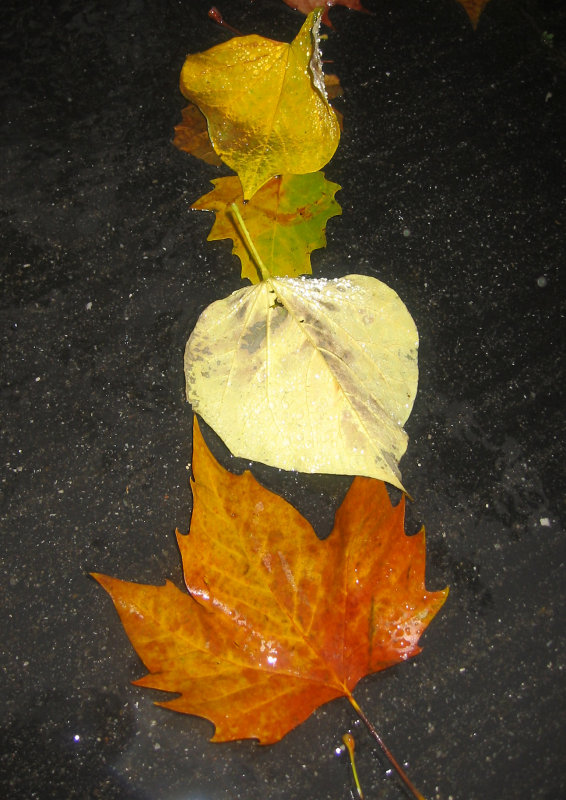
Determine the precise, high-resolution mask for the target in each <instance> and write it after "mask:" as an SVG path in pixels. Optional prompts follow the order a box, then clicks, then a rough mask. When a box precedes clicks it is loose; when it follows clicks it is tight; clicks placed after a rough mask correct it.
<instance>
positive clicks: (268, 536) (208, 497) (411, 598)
mask: <svg viewBox="0 0 566 800" xmlns="http://www.w3.org/2000/svg"><path fill="white" fill-rule="evenodd" d="M193 474H194V480H193V481H192V490H193V498H194V502H193V515H192V519H191V528H190V533H189V535H188V536H182V535H180V534H179V532H177V541H178V543H179V548H180V550H181V556H182V560H183V571H184V578H185V583H186V586H187V589H188V591H189V594H186V593H185V592H184V591H181V590H180V589H177V588H176V587H175V586H174V585H173V584H172V583H169V582H167V583H166V585H165V586H147V585H143V584H137V583H130V582H127V581H121V580H118V579H116V578H110V577H107V576H105V575H100V574H96V573H94V577H95V578H96V580H98V581H99V583H101V584H102V586H103V587H104V588H105V589H106V590H107V591H108V592H109V594H110V595H111V597H112V600H113V601H114V604H115V606H116V609H117V610H118V613H119V615H120V618H121V620H122V623H123V625H124V628H125V630H126V633H127V634H128V636H129V638H130V641H131V642H132V644H133V646H134V647H135V649H136V651H137V653H138V655H139V656H140V658H141V659H142V661H143V663H144V664H145V666H146V668H147V669H148V670H149V674H148V675H146V676H145V677H143V678H141V679H140V680H137V681H135V684H136V685H137V686H144V687H148V688H152V689H159V690H161V691H166V692H176V693H178V694H179V695H180V696H179V697H176V698H173V699H171V700H167V701H165V702H161V703H158V705H162V706H165V707H166V708H170V709H173V710H174V711H181V712H183V713H186V714H195V715H197V716H200V717H205V718H207V719H209V720H210V721H211V722H212V723H213V724H214V725H215V727H216V730H215V734H214V736H213V740H214V741H217V742H219V741H229V740H233V739H244V738H257V739H259V741H260V742H261V743H262V744H269V743H272V742H276V741H278V740H279V739H281V738H282V737H283V736H284V735H285V734H286V733H288V732H289V731H290V730H292V729H293V728H294V727H295V726H297V725H299V724H300V723H301V722H303V720H305V719H306V718H307V717H308V716H309V715H310V714H311V713H312V712H313V711H314V710H315V709H316V708H317V707H318V706H320V705H321V704H323V703H326V702H328V701H329V700H333V699H334V698H336V697H340V696H346V697H348V698H349V699H351V702H352V703H353V704H355V700H354V699H353V697H352V694H351V693H352V691H353V689H354V687H355V686H356V684H357V683H358V682H359V681H360V679H361V678H363V677H364V676H365V675H368V674H370V673H372V672H377V671H378V670H382V669H386V668H387V667H389V666H391V665H393V664H396V663H398V662H401V661H405V660H406V659H408V658H410V657H411V656H414V655H416V654H417V653H419V652H420V648H419V646H418V641H419V638H420V636H421V635H422V633H423V631H424V630H425V628H426V627H427V625H428V624H429V622H430V621H431V620H432V618H433V617H434V615H435V614H436V613H437V611H438V610H439V609H440V607H441V606H442V604H443V603H444V601H445V599H446V595H447V592H448V590H447V589H445V590H444V591H440V592H427V590H426V589H425V585H424V574H425V539H424V531H423V530H421V532H420V533H418V534H417V535H415V536H406V535H405V533H404V530H403V519H404V503H403V501H401V503H400V504H399V505H398V506H396V507H392V506H391V503H390V501H389V497H388V495H387V491H386V490H385V487H384V485H383V483H381V482H379V481H373V480H370V479H368V478H355V479H354V481H353V483H352V486H351V488H350V490H349V492H348V494H347V495H346V497H345V499H344V502H343V503H342V505H341V507H340V509H339V510H338V513H337V514H336V520H335V524H334V529H333V531H332V533H331V534H330V536H329V537H328V538H327V539H325V540H324V541H320V540H319V539H318V538H317V536H316V534H315V532H314V531H313V529H312V527H311V526H310V525H309V523H308V522H307V521H306V520H305V519H304V518H303V517H302V516H301V515H300V514H299V512H298V511H296V510H295V509H294V508H293V507H292V506H291V505H289V503H287V502H286V501H285V500H283V499H282V498H281V497H278V496H277V495H276V494H273V493H272V492H270V491H268V490H267V489H264V488H263V487H262V486H260V484H258V483H257V481H256V480H255V479H254V477H253V476H252V474H251V473H250V472H247V471H246V472H245V473H244V474H243V475H239V476H238V475H233V474H231V473H229V472H227V471H226V470H224V469H223V467H221V466H220V465H219V464H218V463H217V462H216V461H215V460H214V458H213V457H212V455H211V454H210V452H209V451H208V449H207V447H206V445H205V443H204V441H203V439H202V436H201V434H200V431H199V429H198V426H197V424H196V420H195V427H194V440H193ZM355 707H357V704H356V705H355Z"/></svg>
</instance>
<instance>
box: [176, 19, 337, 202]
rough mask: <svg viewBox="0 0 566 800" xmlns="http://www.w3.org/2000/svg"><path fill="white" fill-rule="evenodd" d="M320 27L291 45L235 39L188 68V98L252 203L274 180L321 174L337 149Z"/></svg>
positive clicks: (306, 30) (191, 60) (308, 24)
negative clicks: (201, 114) (305, 174)
mask: <svg viewBox="0 0 566 800" xmlns="http://www.w3.org/2000/svg"><path fill="white" fill-rule="evenodd" d="M319 24H320V12H314V13H313V14H311V15H309V17H308V18H307V19H306V21H305V23H304V24H303V27H302V28H301V30H300V32H299V34H298V35H297V37H296V39H295V40H294V41H293V42H292V43H291V44H290V45H289V44H285V43H282V42H276V41H273V40H272V39H265V38H263V37H261V36H255V35H252V36H236V37H234V38H233V39H231V40H230V41H228V42H225V43H224V44H220V45H217V46H216V47H213V48H211V49H210V50H207V51H206V52H204V53H197V54H195V55H190V56H188V57H187V59H186V61H185V64H184V66H183V69H182V72H181V91H182V92H183V94H184V95H185V97H187V98H188V99H189V100H191V101H192V102H193V103H196V104H197V105H198V107H199V108H200V110H201V111H202V113H203V114H204V115H205V116H206V118H207V121H208V132H209V135H210V139H211V141H212V144H213V147H214V149H215V150H216V152H217V153H218V155H219V156H220V158H221V159H222V160H223V161H224V162H225V163H226V164H227V165H228V166H229V167H231V168H232V169H233V170H234V171H235V172H237V173H238V176H239V178H240V180H241V182H242V186H243V189H244V197H245V198H246V200H248V199H249V198H251V197H252V196H253V195H254V193H255V192H256V191H257V190H258V189H259V188H260V187H261V186H262V185H263V184H264V183H265V182H266V181H268V180H269V179H270V178H272V177H273V176H274V175H281V174H284V173H293V174H304V173H307V172H316V171H317V170H319V169H320V168H321V167H323V166H324V165H325V164H326V163H327V162H328V161H330V159H331V158H332V156H333V154H334V151H335V150H336V147H337V146H338V141H339V139H340V128H339V124H338V120H337V118H336V115H335V113H334V111H333V110H332V108H331V107H330V105H329V104H328V100H327V99H326V93H325V89H324V79H323V75H322V65H321V59H320V53H319V49H318V27H319Z"/></svg>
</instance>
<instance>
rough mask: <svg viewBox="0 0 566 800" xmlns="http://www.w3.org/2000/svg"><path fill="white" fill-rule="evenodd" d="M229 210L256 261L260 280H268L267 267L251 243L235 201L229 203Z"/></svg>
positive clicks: (269, 275) (269, 274) (268, 272)
mask: <svg viewBox="0 0 566 800" xmlns="http://www.w3.org/2000/svg"><path fill="white" fill-rule="evenodd" d="M230 211H231V212H232V214H233V216H234V217H235V218H236V222H237V224H238V227H239V228H240V233H241V234H242V236H243V237H244V241H245V243H246V245H247V247H248V250H249V251H250V253H251V254H252V256H253V259H254V261H255V263H256V267H257V269H258V272H259V277H260V278H261V279H262V281H266V280H268V279H269V278H271V273H270V271H269V270H268V269H267V267H266V266H265V264H264V263H263V261H262V260H261V256H260V254H259V253H258V252H257V248H256V246H255V244H254V243H253V240H252V237H251V236H250V232H249V231H248V229H247V227H246V223H245V222H244V218H243V217H242V215H241V214H240V209H239V208H238V206H237V205H236V203H230Z"/></svg>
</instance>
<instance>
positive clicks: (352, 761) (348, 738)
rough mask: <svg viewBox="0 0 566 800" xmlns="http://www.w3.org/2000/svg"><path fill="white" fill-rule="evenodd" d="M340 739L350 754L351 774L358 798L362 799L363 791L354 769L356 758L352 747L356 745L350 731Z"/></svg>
mask: <svg viewBox="0 0 566 800" xmlns="http://www.w3.org/2000/svg"><path fill="white" fill-rule="evenodd" d="M342 741H343V742H344V745H345V747H346V750H347V751H348V755H349V756H350V764H351V765H352V775H353V776H354V783H355V784H356V789H357V790H358V797H359V798H360V800H364V793H363V792H362V787H361V786H360V781H359V778H358V770H357V769H356V759H355V758H354V749H355V747H356V743H355V741H354V737H353V736H352V734H351V733H345V734H344V736H343V737H342Z"/></svg>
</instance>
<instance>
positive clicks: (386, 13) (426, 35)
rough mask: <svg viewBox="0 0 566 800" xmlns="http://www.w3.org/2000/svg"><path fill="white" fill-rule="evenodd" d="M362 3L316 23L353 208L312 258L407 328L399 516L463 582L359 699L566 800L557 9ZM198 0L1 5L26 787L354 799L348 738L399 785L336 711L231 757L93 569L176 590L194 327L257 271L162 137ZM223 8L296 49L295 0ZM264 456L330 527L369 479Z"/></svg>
mask: <svg viewBox="0 0 566 800" xmlns="http://www.w3.org/2000/svg"><path fill="white" fill-rule="evenodd" d="M367 6H368V7H370V8H372V9H373V10H375V11H376V12H377V13H376V16H374V17H368V16H365V15H361V14H360V15H358V14H354V13H349V12H348V11H346V10H344V9H335V10H334V11H333V18H334V20H335V23H336V26H337V28H338V30H337V32H336V33H331V34H330V38H329V40H328V41H327V42H326V43H325V48H324V55H325V58H327V59H331V60H332V62H333V63H332V64H331V65H328V69H331V70H332V71H335V72H337V73H338V74H339V76H340V78H341V81H342V85H343V87H344V90H345V96H344V98H343V99H342V101H341V102H340V108H341V110H342V111H343V113H344V115H345V120H346V122H345V126H346V127H345V132H344V135H343V138H342V142H341V144H340V147H339V150H338V152H337V154H336V156H335V158H334V159H333V161H332V162H331V163H330V164H329V165H328V167H327V168H326V170H325V172H326V175H327V177H328V178H329V180H332V181H336V182H338V183H340V184H341V186H342V191H341V192H340V193H339V195H338V200H339V202H340V203H341V205H342V207H343V216H342V217H340V218H337V219H333V220H331V221H330V223H329V225H328V247H327V249H326V250H325V251H318V252H317V253H315V254H314V256H313V265H314V270H315V273H316V274H317V275H319V276H337V275H343V274H347V273H350V272H362V273H364V274H369V275H374V276H376V277H378V278H380V279H381V280H384V281H386V282H387V283H389V284H390V285H391V286H392V287H393V288H394V289H395V290H396V291H397V292H398V293H399V294H400V296H401V297H402V298H403V300H404V301H405V303H406V304H407V306H408V307H409V309H410V311H411V313H412V314H413V316H414V318H415V320H416V322H417V325H418V328H419V332H420V337H421V347H420V369H421V378H420V387H419V393H418V396H417V401H416V404H415V409H414V412H413V415H412V417H411V418H410V420H409V422H408V425H407V430H408V432H409V435H410V437H411V441H410V445H409V449H408V452H407V454H406V456H405V457H404V459H403V461H402V464H401V466H402V471H403V477H404V481H405V485H406V486H407V487H408V488H409V489H410V491H411V494H412V496H413V497H414V503H413V504H412V506H411V508H410V510H409V516H408V522H407V528H408V530H409V532H413V531H415V530H416V529H417V527H418V526H419V525H420V524H421V523H424V524H425V525H426V529H427V536H428V577H427V584H428V586H429V588H431V589H438V588H441V587H443V586H444V585H445V584H449V585H450V586H451V594H450V597H449V600H448V602H447V604H446V606H445V609H444V610H443V611H442V612H441V614H440V615H439V616H438V617H437V619H436V620H435V621H434V622H433V624H432V625H431V627H430V629H429V631H428V632H427V634H426V635H425V637H424V639H423V645H424V650H423V653H422V654H421V655H420V656H418V657H417V658H416V659H414V660H413V661H412V662H411V663H407V664H404V665H401V666H399V667H396V668H393V669H391V670H389V671H387V672H385V673H381V674H379V675H375V676H373V677H370V678H367V679H365V680H364V681H363V682H362V683H361V684H360V686H359V688H358V690H357V696H358V699H359V702H360V704H361V705H362V706H363V707H364V708H365V710H366V712H367V714H368V716H369V717H370V718H371V719H372V720H374V722H375V724H376V726H377V728H378V729H379V731H380V732H381V733H382V735H383V737H384V739H385V740H386V741H387V742H388V744H389V745H390V747H391V749H392V750H393V752H394V753H395V754H396V755H397V757H398V758H399V759H400V760H401V761H403V762H406V763H407V764H408V770H409V772H410V774H411V776H412V777H413V779H414V781H415V783H416V784H417V785H418V786H419V787H420V788H421V790H422V791H423V793H424V794H425V796H426V797H427V798H428V800H434V798H439V799H440V798H441V800H451V798H453V799H454V800H456V798H458V799H461V800H464V798H466V800H518V799H519V798H529V800H561V798H564V797H565V796H566V769H565V768H566V758H565V752H566V750H565V749H564V736H563V734H564V717H565V710H566V701H565V696H566V692H565V685H564V684H565V682H564V668H565V644H564V622H565V620H564V604H565V593H566V592H565V583H566V581H565V574H564V564H565V560H566V556H565V550H566V548H565V538H564V531H563V529H562V527H561V522H563V513H564V502H563V485H564V468H563V465H564V456H565V447H564V426H563V421H564V415H563V405H564V401H563V394H564V390H563V387H564V375H563V369H562V363H563V362H562V357H563V353H564V347H563V345H564V327H563V325H564V322H563V313H564V294H563V285H564V284H563V283H561V280H563V267H564V264H565V261H566V245H565V241H564V231H565V223H566V215H565V199H566V193H565V188H566V181H565V173H564V155H565V147H564V131H565V130H566V125H565V122H566V114H565V99H566V98H565V87H566V60H565V59H566V56H565V53H566V15H565V9H564V6H563V4H562V3H561V2H559V1H558V0H557V2H543V0H540V2H536V1H535V0H533V1H532V2H531V0H524V2H518V0H517V2H515V0H507V1H505V0H492V3H491V4H490V5H489V6H488V7H487V9H486V11H485V13H484V16H483V18H482V21H481V23H480V26H479V28H478V31H477V32H476V33H475V34H474V33H473V31H472V30H471V28H470V26H469V24H468V23H467V20H466V17H465V15H464V13H463V12H462V10H461V9H460V7H459V6H457V5H456V4H455V3H452V2H450V1H449V0H444V1H441V0H398V1H397V2H372V0H367ZM208 7H209V3H208V2H202V1H201V0H192V2H189V0H184V2H183V1H175V2H174V1H173V0H164V1H163V2H159V3H149V2H143V0H129V1H128V2H126V1H124V2H121V3H112V2H104V1H103V0H92V2H82V3H81V2H77V1H76V0H66V1H65V2H56V1H55V0H54V1H53V2H47V3H41V4H39V3H29V2H28V3H26V2H25V0H24V2H20V3H15V2H12V1H11V0H8V2H7V3H5V4H4V8H5V10H4V11H3V17H4V19H3V24H2V29H1V31H0V41H1V42H2V48H3V53H4V55H3V68H2V71H1V75H0V85H1V87H2V98H3V107H4V113H3V116H2V156H1V160H2V185H3V188H2V221H1V223H0V231H1V235H2V277H1V285H0V291H1V294H0V337H1V345H0V347H1V353H2V366H1V370H2V377H1V386H0V392H1V395H0V397H1V404H2V408H1V420H2V423H1V434H2V467H3V469H2V478H1V480H2V483H1V487H0V488H1V495H0V511H1V514H2V561H3V573H4V582H3V590H2V591H3V601H2V609H3V626H2V640H1V641H2V644H1V648H0V649H1V651H2V652H1V668H2V675H3V680H2V688H1V690H0V691H1V698H2V720H3V730H2V734H1V745H0V756H1V760H0V764H1V768H2V773H1V777H0V787H1V795H2V797H5V798H7V799H11V798H18V799H19V798H22V799H23V798H25V799H26V800H31V798H41V800H43V798H53V799H54V800H58V798H65V799H66V800H70V798H102V799H103V800H111V799H113V798H117V799H118V798H119V799H120V800H121V798H126V799H127V800H130V799H131V800H157V799H159V800H228V799H229V798H230V800H231V799H232V798H242V799H245V800H294V798H313V800H345V799H346V798H350V797H352V795H351V793H350V792H351V780H350V776H349V768H348V764H347V762H346V760H345V759H344V757H337V756H336V755H335V748H336V747H337V746H338V745H339V743H340V740H341V736H342V734H343V733H344V732H345V731H346V730H347V729H349V728H352V729H353V730H354V731H355V735H356V739H357V753H358V767H359V772H360V777H361V780H362V784H363V786H364V788H365V790H366V795H367V797H368V798H378V797H379V798H380V800H396V799H397V798H401V797H403V792H402V789H401V788H400V787H399V784H398V782H397V781H396V780H395V779H394V778H392V777H390V776H388V775H387V774H385V768H384V766H383V764H382V762H381V761H380V760H379V758H378V757H377V756H376V754H375V752H374V750H373V747H372V745H371V742H370V740H369V737H368V736H367V735H366V734H365V733H364V731H363V730H361V729H359V728H358V727H357V725H356V724H355V718H354V717H353V715H352V713H351V710H350V708H349V706H348V704H347V702H346V701H335V702H334V703H332V704H330V705H328V706H326V707H324V708H322V709H320V710H319V711H318V712H317V713H315V714H314V715H313V716H312V717H311V718H310V719H309V720H308V721H307V722H306V723H305V724H303V725H302V726H301V727H300V728H298V729H297V730H295V731H293V732H292V733H290V734H289V735H288V736H287V737H286V738H285V739H284V740H283V741H282V742H281V743H280V744H278V745H276V746H273V747H267V748H260V747H258V746H256V745H255V744H254V743H253V742H237V743H234V744H225V745H213V744H210V743H208V738H209V737H210V735H211V733H212V728H211V725H210V724H209V723H208V722H206V721H204V720H198V719H195V718H192V717H185V716H182V715H176V714H174V713H172V712H168V711H165V710H163V709H159V708H156V707H154V706H153V705H152V700H153V699H156V698H157V694H156V693H151V692H145V691H143V690H141V689H136V688H134V687H132V686H130V684H129V681H130V680H133V679H135V678H136V677H139V676H140V675H141V674H142V673H143V668H142V666H141V663H140V662H139V660H138V658H137V657H136V655H135V654H134V653H133V651H132V649H131V647H130V645H129V643H128V641H127V640H126V637H125V635H124V634H123V632H122V630H121V627H120V624H119V621H118V619H117V616H116V614H115V612H114V610H113V607H112V605H111V603H110V601H109V599H108V598H107V596H106V595H105V594H104V592H103V591H102V590H101V589H100V588H99V587H98V586H97V585H95V583H94V582H93V581H92V580H90V579H89V578H88V577H86V573H87V571H89V570H98V571H101V572H107V573H110V574H113V575H116V576H120V577H122V578H126V579H130V580H137V581H140V582H151V583H161V582H163V581H164V579H165V578H170V579H172V580H174V581H175V582H176V583H178V584H179V583H180V580H181V574H180V563H179V556H178V553H177V549H176V545H175V540H174V536H173V530H174V528H175V526H176V525H177V526H179V527H180V528H181V529H186V528H187V527H188V523H189V518H190V507H191V497H190V490H189V487H188V472H187V469H186V467H187V464H188V462H189V460H190V454H191V410H190V408H189V407H188V406H187V404H186V403H185V402H184V397H183V375H182V352H183V347H184V342H185V340H186V338H187V337H188V335H189V333H190V331H191V329H192V326H193V325H194V323H195V321H196V319H197V316H198V314H199V313H200V311H201V310H202V309H203V308H204V307H205V306H206V305H207V304H208V303H210V302H211V301H212V300H214V299H216V298H219V297H222V296H224V295H226V294H228V293H229V292H231V291H233V290H235V289H237V288H239V287H240V285H241V281H240V279H239V271H238V265H237V262H236V261H235V260H234V259H233V258H232V257H231V256H230V246H229V245H228V244H227V243H225V242H224V243H214V244H208V243H207V242H206V235H207V233H208V230H209V227H210V225H211V219H210V217H209V216H208V215H207V214H203V213H197V212H190V211H189V205H190V203H191V202H192V201H194V200H195V199H197V198H198V197H199V196H200V195H202V194H204V193H205V192H206V191H208V189H209V183H208V182H209V180H210V179H212V178H214V177H216V176H218V174H219V173H218V172H217V170H216V169H215V168H213V167H209V166H207V165H205V164H203V163H201V162H197V161H196V160H193V159H191V158H190V157H189V156H187V155H185V154H183V153H180V152H178V151H177V150H175V148H173V147H172V145H171V139H172V129H173V125H174V124H175V123H176V122H177V121H178V119H179V118H180V110H181V107H182V105H183V100H182V97H181V95H180V94H179V92H178V88H177V82H178V73H179V71H180V68H181V65H182V63H183V59H184V56H185V54H186V53H187V52H189V51H198V50H203V49H206V48H208V47H210V46H212V45H213V44H216V43H218V42H221V41H223V40H224V39H225V38H226V36H227V34H226V33H225V32H224V31H223V30H222V29H221V28H219V27H218V26H216V25H215V24H213V23H212V22H210V21H209V20H208V18H207V16H206V11H207V10H208ZM220 8H221V11H222V12H223V13H224V14H225V16H226V17H227V18H228V20H229V21H230V22H232V24H234V25H235V26H236V27H238V28H240V29H241V30H242V31H243V32H244V33H251V32H257V33H260V34H262V35H266V36H270V37H272V38H276V39H281V40H287V41H288V40H291V39H292V38H293V36H294V35H295V33H296V32H297V30H298V29H299V27H300V24H301V22H302V17H301V16H300V15H298V14H294V13H293V12H291V11H290V9H288V8H287V7H286V6H284V5H283V3H280V2H279V1H278V0H257V2H256V3H253V4H252V3H250V2H249V0H231V2H229V3H228V2H224V4H223V5H221V6H220ZM544 31H546V32H547V34H548V33H550V34H554V47H549V46H548V42H549V37H548V36H545V37H543V36H542V35H541V34H542V33H543V32H544ZM545 41H546V42H547V44H545ZM561 272H562V274H561ZM208 439H209V441H210V442H211V443H212V444H213V446H214V450H215V452H216V453H217V455H218V456H219V457H220V458H222V460H223V463H224V464H225V465H226V466H228V467H231V468H233V469H240V468H241V467H242V466H243V465H244V462H235V460H234V459H232V458H231V457H230V456H229V455H228V454H227V453H226V452H225V451H224V450H223V449H222V447H221V446H220V444H219V443H218V442H216V441H215V440H214V437H212V436H211V435H210V431H209V432H208ZM254 472H255V473H256V475H257V476H258V477H259V478H260V479H261V480H262V481H263V482H264V483H266V484H267V485H268V486H270V487H271V488H274V489H275V490H277V491H279V492H281V493H283V494H284V495H285V496H286V497H287V498H288V499H289V500H291V501H292V502H293V503H295V504H296V505H297V506H298V507H299V509H300V510H301V511H302V512H303V513H305V514H306V515H307V516H308V518H309V519H310V520H311V522H312V523H313V525H314V526H315V528H316V530H317V531H318V532H319V533H320V534H321V535H324V534H326V533H328V531H329V529H330V527H331V524H332V517H333V513H334V510H335V508H336V506H337V504H338V503H339V502H340V499H341V497H342V496H343V494H344V492H345V490H346V488H347V486H348V483H349V481H348V480H347V479H344V478H333V477H324V476H322V477H321V476H312V477H308V476H304V475H294V474H282V473H280V472H278V471H277V470H272V469H269V468H266V467H261V466H259V465H258V466H257V467H256V466H254Z"/></svg>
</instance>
